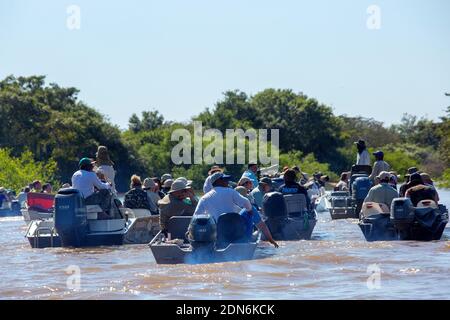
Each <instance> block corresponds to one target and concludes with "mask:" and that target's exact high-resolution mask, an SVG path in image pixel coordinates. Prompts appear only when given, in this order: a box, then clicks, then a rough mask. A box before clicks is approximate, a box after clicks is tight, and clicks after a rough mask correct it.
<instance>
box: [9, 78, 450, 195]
mask: <svg viewBox="0 0 450 320" xmlns="http://www.w3.org/2000/svg"><path fill="white" fill-rule="evenodd" d="M77 94H78V90H77V89H75V88H61V87H59V86H58V85H57V84H50V85H46V84H45V77H43V76H32V77H18V78H15V77H13V76H9V77H7V78H6V79H4V80H3V81H1V82H0V123H1V124H2V126H1V128H0V148H2V149H5V150H2V151H1V153H0V155H1V156H2V158H1V159H0V161H2V164H1V165H2V166H1V167H0V171H1V172H0V185H3V186H7V187H12V188H19V185H20V184H24V183H25V178H21V179H19V180H17V181H18V182H16V180H13V178H12V174H11V172H17V171H16V170H17V169H15V168H16V167H17V164H20V165H25V164H24V163H34V165H36V167H33V169H32V170H31V169H30V170H28V169H27V170H28V171H27V174H25V173H24V174H23V175H21V177H26V179H30V180H33V179H34V177H35V178H39V179H42V180H48V181H61V182H67V181H70V177H71V175H72V173H73V171H75V170H76V169H77V161H78V160H79V159H80V158H81V157H84V156H89V157H94V155H95V151H96V148H97V146H98V145H105V146H107V147H108V148H109V149H110V151H111V155H112V159H113V161H115V162H116V169H117V171H118V176H117V180H118V181H117V182H118V187H119V190H122V191H123V190H126V188H127V185H128V179H129V177H130V175H131V174H132V173H138V174H141V175H143V176H159V175H161V174H163V173H165V172H170V171H172V172H174V173H175V174H176V175H184V176H187V177H188V178H190V179H194V180H195V181H196V183H197V184H196V186H197V187H199V186H200V185H201V183H202V181H201V180H202V179H203V177H204V176H205V175H206V173H207V171H208V168H209V166H210V165H208V164H203V165H192V166H189V165H181V166H175V165H174V164H173V163H172V161H171V150H172V147H173V146H174V145H175V144H176V143H177V142H173V141H171V134H172V132H173V130H174V129H177V128H185V129H187V130H189V131H190V132H193V124H192V121H193V120H197V121H202V123H203V126H204V129H207V128H217V129H219V130H221V131H223V132H224V131H225V129H227V128H232V129H234V128H242V129H244V130H245V129H249V128H257V129H259V128H267V129H279V130H280V150H279V151H280V164H281V165H295V164H296V165H299V166H300V167H301V168H302V170H303V171H305V172H310V173H311V172H313V171H322V172H325V173H327V174H329V175H330V176H331V177H333V178H336V177H337V174H339V172H341V171H344V170H348V169H349V168H350V166H351V164H352V163H353V162H354V161H355V154H356V149H355V148H354V146H353V142H354V141H356V140H357V139H358V138H364V139H365V140H366V141H367V144H368V145H369V146H370V148H371V150H373V149H380V148H381V149H383V150H384V151H385V153H386V160H387V161H388V162H389V163H391V165H392V166H393V167H394V169H395V170H397V171H398V172H399V173H400V174H403V173H404V172H405V170H406V169H407V168H408V167H410V166H413V165H415V166H419V167H421V168H422V169H423V170H425V171H427V172H429V173H430V174H431V175H432V176H433V177H435V178H440V179H441V180H444V181H445V182H446V184H447V185H449V184H450V179H449V178H450V171H449V167H450V166H449V163H450V108H448V109H447V114H446V115H445V116H443V117H442V118H441V119H440V121H438V122H433V121H431V120H428V119H417V118H416V117H415V116H412V115H405V116H404V117H403V119H402V120H401V122H400V123H399V124H397V125H393V126H391V127H385V126H384V125H383V123H381V122H378V121H376V120H374V119H366V118H362V117H348V116H336V115H334V114H333V110H332V109H331V108H330V107H328V106H326V105H323V104H321V103H319V102H318V101H317V100H315V99H312V98H309V97H307V96H306V95H304V94H303V93H295V92H293V91H291V90H275V89H266V90H264V91H262V92H259V93H257V94H256V95H254V96H248V95H247V94H245V93H244V92H241V91H228V92H225V93H224V97H223V98H222V99H221V100H220V101H218V102H217V104H216V105H215V107H214V108H213V109H207V110H205V111H204V112H202V113H201V114H199V115H198V116H196V117H194V118H193V119H192V120H191V121H189V122H187V123H175V122H170V121H166V120H165V119H164V118H163V117H162V115H161V114H160V113H159V112H158V111H156V110H149V111H146V112H143V113H142V115H140V116H138V115H136V114H133V115H131V116H130V119H129V127H128V129H127V130H125V131H121V130H120V129H119V128H118V127H117V126H115V125H112V124H111V123H110V122H109V120H108V119H107V118H106V117H105V116H104V115H102V114H100V113H99V112H97V111H96V110H95V109H93V108H91V107H89V106H88V105H86V104H85V103H84V102H81V101H79V100H78V98H77ZM204 144H208V141H204ZM3 159H12V160H8V161H6V160H5V161H4V160H3ZM21 161H22V162H21ZM22 163H23V164H22ZM53 164H56V167H53ZM19 167H20V166H19ZM39 168H42V169H39ZM43 168H48V169H45V170H44V169H43ZM52 168H54V169H52ZM227 170H228V171H229V172H231V173H232V174H234V175H237V174H239V173H240V172H241V171H242V170H243V166H242V165H230V166H228V165H227ZM13 175H14V174H13ZM32 176H33V179H32Z"/></svg>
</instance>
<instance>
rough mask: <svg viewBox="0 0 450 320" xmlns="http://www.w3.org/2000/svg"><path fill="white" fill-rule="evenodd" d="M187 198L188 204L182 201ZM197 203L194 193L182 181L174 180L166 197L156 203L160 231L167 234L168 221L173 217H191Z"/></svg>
mask: <svg viewBox="0 0 450 320" xmlns="http://www.w3.org/2000/svg"><path fill="white" fill-rule="evenodd" d="M186 198H188V199H189V200H190V201H189V203H188V202H186V201H184V200H185V199H186ZM197 204H198V201H197V198H196V197H195V194H194V191H193V190H192V188H191V187H189V186H187V185H186V183H185V182H184V181H183V180H176V181H174V182H173V183H172V184H171V188H170V190H169V191H168V193H167V195H166V196H165V197H164V198H163V199H161V200H160V201H158V205H159V211H160V219H159V221H160V226H161V230H162V231H163V232H165V233H167V224H168V223H169V219H170V218H171V217H174V216H192V215H193V214H194V211H195V208H196V207H197Z"/></svg>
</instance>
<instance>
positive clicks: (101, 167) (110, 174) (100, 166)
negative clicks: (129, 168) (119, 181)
mask: <svg viewBox="0 0 450 320" xmlns="http://www.w3.org/2000/svg"><path fill="white" fill-rule="evenodd" d="M94 165H95V167H96V170H95V171H100V172H101V173H102V174H103V176H104V178H105V180H106V182H110V183H111V190H112V191H113V192H114V193H116V183H115V181H114V180H115V178H116V171H115V170H114V162H112V161H111V159H110V157H109V151H108V148H107V147H105V146H99V147H98V149H97V153H96V154H95V162H94Z"/></svg>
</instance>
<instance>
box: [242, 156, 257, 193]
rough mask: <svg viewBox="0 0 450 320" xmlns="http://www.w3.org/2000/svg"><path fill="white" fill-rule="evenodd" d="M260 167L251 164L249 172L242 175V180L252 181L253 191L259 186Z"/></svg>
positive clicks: (246, 171)
mask: <svg viewBox="0 0 450 320" xmlns="http://www.w3.org/2000/svg"><path fill="white" fill-rule="evenodd" d="M257 172H258V165H257V164H255V163H250V164H249V165H248V167H247V170H245V172H244V173H243V174H242V178H249V179H250V180H251V181H252V190H253V189H254V188H256V187H257V186H258V176H257Z"/></svg>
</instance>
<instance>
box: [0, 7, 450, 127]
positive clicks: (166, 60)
mask: <svg viewBox="0 0 450 320" xmlns="http://www.w3.org/2000/svg"><path fill="white" fill-rule="evenodd" d="M72 4H74V5H78V6H79V7H80V9H81V29H80V30H69V29H68V28H67V26H66V19H67V18H68V14H67V13H66V9H67V7H68V6H69V5H72ZM370 5H377V6H378V7H379V8H380V9H381V29H379V30H369V29H368V28H367V26H366V21H367V19H368V18H369V15H368V14H367V12H366V10H367V8H368V7H369V6H370ZM449 14H450V1H447V0H430V1H420V0H411V1H405V0H395V1H393V0H390V1H380V0H372V1H365V0H353V1H350V0H343V1H332V0H329V1H324V0H319V1H299V0H297V1H294V0H292V1H287V0H280V1H267V0H258V1H256V0H247V1H246V0H227V1H224V0H223V1H218V0H216V1H211V0H176V1H175V0H167V1H144V0H142V1H137V0H131V1H103V0H95V1H92V0H91V1H87V0H72V1H54V0H53V1H52V0H40V1H34V0H0V77H1V78H4V77H5V76H6V75H9V74H14V75H16V76H19V75H24V76H26V75H33V74H43V75H47V79H48V81H49V82H56V83H58V84H60V85H63V86H74V87H77V88H79V89H80V90H81V93H80V98H81V99H82V100H83V101H85V102H86V103H88V104H89V105H90V106H92V107H95V108H96V109H98V110H99V111H101V112H102V113H104V114H106V115H107V116H108V117H109V118H110V119H111V121H112V122H113V123H116V124H118V125H119V126H121V127H125V126H126V124H127V120H128V118H129V116H130V115H131V113H133V112H136V113H140V112H141V111H142V110H150V109H157V110H159V111H160V112H161V113H162V114H163V115H164V116H165V117H166V119H169V120H180V121H183V120H188V119H190V117H192V116H193V115H195V114H198V113H199V112H200V111H202V110H204V109H205V108H206V107H213V106H214V104H215V102H216V101H217V100H219V99H221V97H222V92H224V91H226V90H232V89H240V90H243V91H245V92H247V93H250V94H254V93H257V92H258V91H260V90H263V89H265V88H269V87H273V88H290V89H293V90H294V91H296V92H300V91H301V92H303V93H305V94H307V95H308V96H310V97H314V98H317V99H318V100H319V101H321V102H323V103H326V104H328V105H331V106H332V107H333V109H334V111H335V113H336V114H349V115H362V116H365V117H374V118H376V119H378V120H381V121H384V122H385V123H386V124H391V123H393V122H398V121H399V120H400V118H401V116H402V114H403V113H405V112H409V113H412V114H417V115H419V116H428V117H430V118H433V119H437V118H438V117H439V116H441V115H443V114H444V110H445V108H446V106H447V105H450V98H448V97H445V96H444V92H445V91H447V92H449V91H450V18H449Z"/></svg>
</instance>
